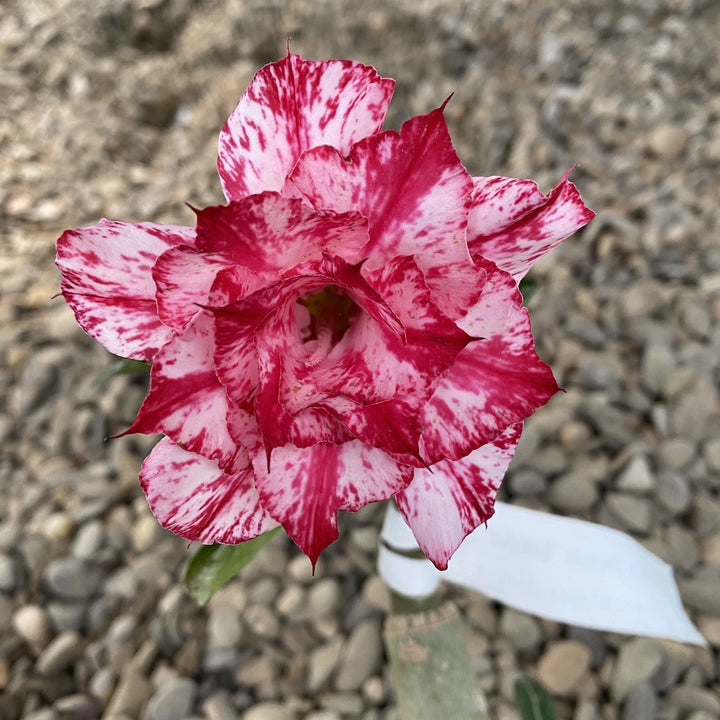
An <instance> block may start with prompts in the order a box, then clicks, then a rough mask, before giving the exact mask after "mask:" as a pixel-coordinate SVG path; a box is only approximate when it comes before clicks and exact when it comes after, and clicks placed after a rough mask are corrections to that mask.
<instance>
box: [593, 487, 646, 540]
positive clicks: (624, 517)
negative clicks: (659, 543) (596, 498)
mask: <svg viewBox="0 0 720 720" xmlns="http://www.w3.org/2000/svg"><path fill="white" fill-rule="evenodd" d="M605 503H606V507H607V508H608V510H609V511H610V512H611V513H612V514H613V516H614V517H615V518H617V520H618V521H619V522H620V524H621V525H622V527H623V528H624V529H625V530H629V531H630V532H635V533H641V534H647V533H648V532H649V531H650V529H651V527H652V524H653V508H652V503H651V502H650V501H649V500H648V499H647V498H643V497H636V496H634V495H628V494H625V493H619V492H610V493H608V494H607V496H606V497H605Z"/></svg>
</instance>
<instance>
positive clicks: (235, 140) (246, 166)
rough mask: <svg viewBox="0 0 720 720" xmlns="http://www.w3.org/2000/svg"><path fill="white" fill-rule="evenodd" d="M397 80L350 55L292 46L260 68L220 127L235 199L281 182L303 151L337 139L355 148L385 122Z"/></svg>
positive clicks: (221, 157)
mask: <svg viewBox="0 0 720 720" xmlns="http://www.w3.org/2000/svg"><path fill="white" fill-rule="evenodd" d="M394 87H395V81H394V80H391V79H387V78H381V77H380V76H379V75H378V74H377V72H376V71H375V69H374V68H372V67H369V66H366V65H361V64H359V63H354V62H350V61H348V60H329V61H312V60H305V59H303V58H301V57H300V56H299V55H294V54H292V53H288V55H287V56H286V57H284V58H283V59H282V60H279V61H278V62H274V63H270V64H269V65H266V66H265V67H264V68H262V69H261V70H259V71H258V72H257V73H256V75H255V77H254V78H253V80H252V82H251V83H250V86H249V87H248V89H247V91H246V92H245V94H244V95H243V96H242V98H241V99H240V102H239V103H238V105H237V107H236V108H235V110H233V112H232V114H231V115H230V117H229V118H228V120H227V122H226V123H225V126H224V127H223V129H222V132H221V133H220V140H219V146H218V172H219V173H220V179H221V181H222V186H223V189H224V191H225V197H226V198H227V199H228V200H237V199H239V198H241V197H244V196H245V195H251V194H253V193H258V192H262V191H263V190H281V189H282V188H283V185H284V184H285V178H286V177H287V175H288V173H289V172H290V171H291V170H292V168H293V166H294V165H295V163H296V161H297V159H298V158H299V157H300V155H301V154H302V153H303V152H304V151H305V150H307V149H308V148H311V147H316V146H318V145H331V146H332V147H335V148H337V149H338V150H340V151H341V152H342V153H343V154H347V152H348V151H349V149H350V147H351V146H352V144H353V143H355V142H357V141H358V140H360V139H361V138H363V137H366V136H368V135H372V134H373V133H376V132H378V131H379V130H380V128H381V127H382V123H383V120H384V119H385V113H386V111H387V107H388V105H389V104H390V98H391V97H392V93H393V89H394Z"/></svg>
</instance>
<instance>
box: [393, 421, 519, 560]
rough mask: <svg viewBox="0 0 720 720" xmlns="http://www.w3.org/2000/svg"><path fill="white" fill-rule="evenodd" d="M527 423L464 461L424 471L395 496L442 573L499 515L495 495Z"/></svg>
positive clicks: (420, 471) (507, 431)
mask: <svg viewBox="0 0 720 720" xmlns="http://www.w3.org/2000/svg"><path fill="white" fill-rule="evenodd" d="M521 431H522V423H517V424H515V425H511V426H510V427H509V428H508V429H507V430H505V432H503V433H502V435H499V436H498V437H497V438H495V439H494V440H493V441H492V442H491V443H488V444H487V445H483V446H482V447H481V448H478V449H477V450H475V451H474V452H472V453H470V455H468V456H467V457H464V458H462V459H461V460H442V461H440V462H439V463H437V464H435V465H433V466H432V468H430V469H425V468H418V469H416V470H415V476H414V478H413V481H412V482H411V483H410V485H409V486H408V487H407V488H406V489H405V490H403V491H402V492H400V493H398V494H397V495H396V496H395V500H396V502H397V506H398V508H399V509H400V512H401V513H402V514H403V517H404V518H405V521H406V522H407V524H408V525H409V526H410V529H411V530H412V531H413V534H414V535H415V539H416V540H417V542H418V545H419V546H420V548H421V549H422V551H423V552H424V553H425V555H426V556H427V557H428V559H430V560H431V561H432V562H433V563H434V564H435V566H436V567H437V568H438V570H445V569H446V568H447V565H448V560H449V559H450V556H451V555H452V554H453V553H454V552H455V550H457V548H458V547H459V545H460V543H461V542H462V541H463V540H464V538H465V537H466V535H468V534H469V533H471V532H472V531H473V530H474V529H475V528H476V527H478V526H479V525H481V524H482V523H484V522H486V521H487V520H488V519H489V518H490V517H491V516H492V514H493V512H494V506H495V495H496V493H497V490H498V488H499V487H500V483H501V482H502V479H503V477H504V475H505V472H506V470H507V468H508V465H509V464H510V461H511V460H512V457H513V454H514V453H515V447H516V446H517V443H518V440H519V439H520V433H521Z"/></svg>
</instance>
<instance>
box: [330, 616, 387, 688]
mask: <svg viewBox="0 0 720 720" xmlns="http://www.w3.org/2000/svg"><path fill="white" fill-rule="evenodd" d="M382 657H383V647H382V639H381V636H380V627H379V625H378V624H377V622H376V621H375V620H365V621H363V622H361V623H360V624H359V625H358V626H357V627H356V628H355V629H354V630H353V632H352V634H351V635H350V638H349V639H348V642H347V645H346V646H345V649H344V651H343V654H342V658H341V661H340V667H339V669H338V674H337V677H336V678H335V687H336V688H337V689H338V690H340V691H345V690H357V689H359V688H360V687H361V686H362V684H363V683H364V682H365V680H367V679H368V678H369V677H370V676H371V675H373V674H375V673H376V672H377V671H378V670H379V669H380V663H381V661H382Z"/></svg>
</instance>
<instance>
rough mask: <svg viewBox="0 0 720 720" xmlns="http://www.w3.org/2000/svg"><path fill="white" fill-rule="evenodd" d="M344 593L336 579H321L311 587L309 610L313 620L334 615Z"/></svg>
mask: <svg viewBox="0 0 720 720" xmlns="http://www.w3.org/2000/svg"><path fill="white" fill-rule="evenodd" d="M341 597H342V592H341V590H340V585H339V583H338V581H337V580H336V579H335V578H321V579H318V580H316V581H315V583H314V584H312V585H311V586H310V589H309V591H308V597H307V610H308V612H309V613H310V614H311V616H312V617H313V618H323V617H326V616H327V615H332V614H333V613H334V612H335V611H336V610H337V608H338V606H339V604H340V600H341Z"/></svg>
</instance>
